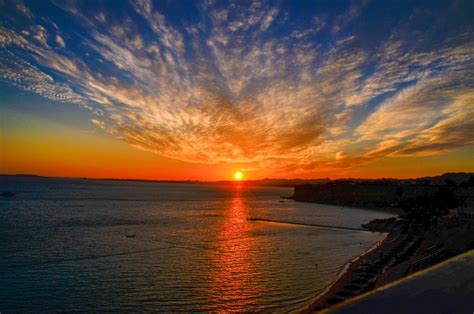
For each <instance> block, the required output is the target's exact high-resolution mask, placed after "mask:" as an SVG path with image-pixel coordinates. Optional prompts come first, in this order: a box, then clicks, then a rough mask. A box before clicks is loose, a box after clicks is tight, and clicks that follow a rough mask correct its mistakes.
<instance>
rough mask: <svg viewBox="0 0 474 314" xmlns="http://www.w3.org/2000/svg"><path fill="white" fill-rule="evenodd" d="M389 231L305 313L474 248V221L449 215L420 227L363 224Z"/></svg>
mask: <svg viewBox="0 0 474 314" xmlns="http://www.w3.org/2000/svg"><path fill="white" fill-rule="evenodd" d="M363 226H365V227H366V228H368V229H369V230H370V229H371V230H374V231H377V232H379V231H386V232H387V235H386V237H385V239H384V240H383V241H381V242H380V243H378V244H377V245H375V246H374V247H373V248H371V249H370V250H368V251H367V252H365V253H364V254H362V255H360V256H359V257H357V258H356V259H354V260H353V261H351V262H349V263H348V264H347V266H346V268H345V269H344V271H343V272H342V274H341V275H340V276H339V278H338V279H337V280H336V281H335V282H334V283H333V284H331V285H330V286H329V287H328V288H327V289H326V290H325V291H324V292H323V293H322V294H320V295H318V296H317V297H316V299H315V300H314V302H313V303H312V304H311V305H310V306H309V307H308V308H307V309H305V310H304V311H302V312H303V313H311V312H315V311H316V312H317V311H320V310H324V309H327V308H330V307H331V306H332V305H334V304H338V303H341V302H344V301H346V300H348V299H350V298H351V297H353V296H357V295H361V294H364V293H365V292H368V291H370V290H372V289H374V288H376V287H380V286H383V285H385V284H388V283H391V282H393V281H396V280H398V279H401V278H403V277H405V276H407V275H410V274H412V273H414V272H417V271H419V270H422V269H424V268H427V267H430V266H433V265H435V264H436V263H439V262H441V261H443V260H445V259H447V258H449V257H452V256H455V255H457V254H459V253H462V252H465V251H467V250H468V249H470V248H472V243H473V242H472V241H473V240H474V236H473V235H472V232H471V230H473V228H474V220H473V218H472V216H470V215H458V214H450V215H448V216H446V217H440V218H436V219H435V220H434V221H433V222H431V223H429V224H428V225H426V224H425V225H424V226H420V224H419V222H417V221H414V220H404V219H401V218H398V219H386V220H376V221H372V222H371V223H369V224H366V225H363Z"/></svg>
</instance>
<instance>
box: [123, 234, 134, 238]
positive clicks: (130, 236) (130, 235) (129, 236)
mask: <svg viewBox="0 0 474 314" xmlns="http://www.w3.org/2000/svg"><path fill="white" fill-rule="evenodd" d="M125 236H126V237H127V238H135V236H136V234H126V235H125Z"/></svg>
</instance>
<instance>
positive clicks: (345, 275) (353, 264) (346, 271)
mask: <svg viewBox="0 0 474 314" xmlns="http://www.w3.org/2000/svg"><path fill="white" fill-rule="evenodd" d="M375 232H377V231H375ZM379 233H385V237H384V238H383V239H382V240H381V241H379V242H377V243H376V244H374V245H373V246H372V247H370V248H369V249H368V250H367V251H365V252H363V253H361V254H359V255H358V256H356V257H354V258H353V259H351V260H349V261H348V262H347V263H346V264H345V265H344V267H343V269H342V271H341V272H339V274H338V275H337V276H336V279H335V280H334V281H333V282H332V283H331V284H329V285H328V286H327V287H326V288H325V289H324V290H323V292H321V293H319V294H318V295H317V296H316V297H315V298H313V300H312V301H311V303H309V305H307V306H305V307H304V308H303V309H302V310H301V311H300V313H313V312H314V308H315V307H316V306H318V305H319V304H321V303H323V302H324V301H325V300H326V299H328V297H329V296H331V295H334V294H335V293H336V292H337V291H338V290H340V288H341V287H342V286H343V285H344V284H345V283H346V281H347V280H348V279H349V276H350V275H351V274H352V273H353V271H354V270H355V269H356V268H357V267H358V266H360V265H361V263H362V262H363V260H364V259H365V258H367V257H370V256H371V255H373V254H375V253H377V252H378V251H379V250H380V249H381V248H382V246H383V245H384V244H386V242H387V240H388V239H389V237H390V233H389V232H379Z"/></svg>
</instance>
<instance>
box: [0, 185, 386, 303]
mask: <svg viewBox="0 0 474 314" xmlns="http://www.w3.org/2000/svg"><path fill="white" fill-rule="evenodd" d="M0 182H1V183H0V192H4V191H11V192H14V193H15V195H14V196H11V197H5V196H3V197H0V312H12V311H15V312H18V311H24V312H58V311H68V312H69V311H226V312H227V311H229V312H230V311H245V312H249V311H274V312H291V311H299V310H301V309H304V308H305V307H306V306H308V305H309V304H310V303H311V302H312V301H313V300H314V299H315V297H317V295H318V294H320V293H322V292H323V291H324V290H325V289H326V288H327V287H328V286H330V285H331V283H333V282H334V281H335V279H336V278H337V277H338V276H339V275H340V274H341V272H342V271H343V270H344V268H345V267H346V265H347V264H348V262H350V261H351V260H352V259H354V258H356V257H357V256H359V255H360V254H362V253H364V252H365V251H367V250H369V249H370V248H371V247H373V246H374V245H376V244H377V242H378V241H381V240H382V239H383V238H384V236H385V235H384V234H382V233H375V232H368V231H362V230H344V229H337V228H333V227H347V228H360V225H361V224H362V223H366V222H368V221H370V220H372V219H375V218H387V217H391V216H394V214H391V213H387V212H383V211H374V210H366V209H358V208H349V207H341V206H330V205H321V204H313V203H299V202H295V201H292V200H288V199H282V198H281V196H290V195H292V194H293V189H292V188H277V187H261V186H260V187H259V186H247V185H245V184H244V183H236V184H229V185H218V184H204V183H163V182H137V181H115V180H88V179H58V178H42V177H30V176H2V177H0ZM256 219H262V220H272V222H270V221H260V220H256ZM300 224H317V225H322V226H327V227H315V226H308V225H300Z"/></svg>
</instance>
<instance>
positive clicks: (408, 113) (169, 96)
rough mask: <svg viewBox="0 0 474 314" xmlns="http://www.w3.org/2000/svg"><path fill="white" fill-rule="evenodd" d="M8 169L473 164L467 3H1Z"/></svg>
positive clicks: (339, 172)
mask: <svg viewBox="0 0 474 314" xmlns="http://www.w3.org/2000/svg"><path fill="white" fill-rule="evenodd" d="M0 99H1V102H0V114H1V116H0V123H1V125H0V126H1V128H0V131H1V133H0V136H1V145H0V149H1V152H0V157H1V169H0V172H1V173H9V174H14V173H34V174H39V175H50V176H67V177H95V178H100V177H102V178H104V177H106V178H144V179H167V180H169V179H176V180H184V179H192V180H222V179H231V178H232V174H233V172H234V171H236V170H241V171H243V173H244V176H245V178H247V179H260V178H265V177H272V178H296V177H298V178H322V177H331V178H341V177H361V178H375V177H399V178H407V177H419V176H426V175H436V174H441V173H444V172H457V171H471V172H474V158H473V156H474V3H473V2H472V1H434V0H431V1H389V0H387V1H370V0H369V1H316V0H315V1H283V0H282V1H248V2H247V1H235V2H227V1H212V0H208V1H184V0H183V1H171V0H169V1H167V0H162V1H146V0H140V1H129V2H127V1H120V0H118V1H56V0H55V1H51V2H49V1H10V0H0Z"/></svg>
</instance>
